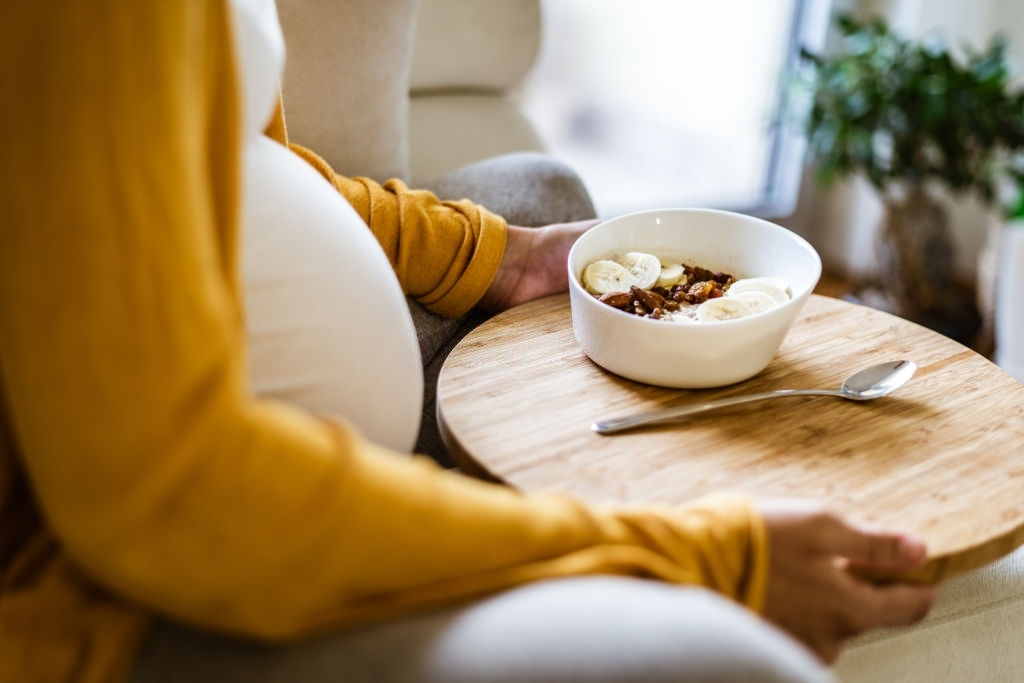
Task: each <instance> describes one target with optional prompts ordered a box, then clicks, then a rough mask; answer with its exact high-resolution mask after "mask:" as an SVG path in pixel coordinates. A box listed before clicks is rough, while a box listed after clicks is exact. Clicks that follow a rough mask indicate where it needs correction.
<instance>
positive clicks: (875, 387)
mask: <svg viewBox="0 0 1024 683" xmlns="http://www.w3.org/2000/svg"><path fill="white" fill-rule="evenodd" d="M916 370H917V365H916V364H915V363H914V362H913V361H909V360H892V361H889V362H888V363H879V364H878V365H872V366H871V367H869V368H864V369H863V370H859V371H857V372H855V373H853V374H852V375H850V376H849V377H847V378H846V381H845V382H843V384H842V386H841V387H839V391H833V390H829V389H779V390H778V391H766V392H764V393H760V394H747V395H745V396H730V397H728V398H720V399H718V400H717V401H707V402H706V403H698V404H697V405H693V406H683V407H680V408H665V409H664V410H654V411H651V412H648V413H640V414H639V415H630V416H628V417H620V418H615V419H612V420H603V421H601V422H595V423H594V424H592V425H590V428H591V429H592V430H594V431H595V432H597V433H598V434H615V433H617V432H622V431H625V430H627V429H635V428H636V427H640V426H642V425H651V424H666V423H669V422H674V421H675V420H678V419H679V418H682V417H687V416H690V415H694V414H696V413H703V412H704V411H706V410H714V409H715V408H723V407H725V406H734V405H738V404H740V403H750V402H751V401H763V400H765V399H768V398H779V397H782V396H838V397H839V398H846V399H850V400H852V401H870V400H871V399H873V398H881V397H882V396H886V395H888V394H891V393H892V392H894V391H896V390H897V389H899V388H900V387H902V386H903V385H904V384H906V383H907V382H908V381H909V380H910V378H911V377H913V375H914V372H915V371H916Z"/></svg>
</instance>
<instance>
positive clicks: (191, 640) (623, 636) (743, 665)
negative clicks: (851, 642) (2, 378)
mask: <svg viewBox="0 0 1024 683" xmlns="http://www.w3.org/2000/svg"><path fill="white" fill-rule="evenodd" d="M831 680H833V678H832V675H831V673H830V672H829V671H828V670H827V669H826V668H824V667H823V666H822V665H820V664H819V663H818V662H817V660H815V659H814V658H813V657H812V656H811V655H810V653H809V652H808V651H807V650H805V649H804V648H803V647H802V646H800V645H798V644H797V643H796V642H795V641H793V640H791V639H790V638H789V637H787V636H786V635H784V634H783V633H781V632H780V631H778V630H776V629H774V628H773V627H771V626H769V625H768V624H767V623H765V622H763V621H762V620H760V619H758V618H757V617H756V616H754V615H753V614H751V613H750V612H748V611H747V610H745V609H743V608H742V607H739V606H738V605H736V604H735V603H732V602H730V601H728V600H726V599H724V598H721V597H719V596H718V595H716V594H714V593H712V592H710V591H707V590H703V589H699V588H680V587H676V586H669V585H666V584H661V583H655V582H653V581H644V580H639V579H627V578H619V577H583V578H576V579H558V580H551V581H544V582H539V583H534V584H531V585H528V586H524V587H521V588H517V589H513V590H510V591H507V592H505V593H500V594H497V595H494V596H492V597H489V598H486V599H483V600H479V601H477V602H473V603H471V604H468V605H462V606H458V607H453V608H449V609H447V610H443V611H439V612H431V613H426V614H421V615H417V616H415V617H410V618H406V619H398V620H393V621H389V622H386V623H384V624H380V625H376V626H370V627H366V628H361V629H357V630H354V631H348V632H341V633H337V634H332V635H329V636H326V637H322V638H318V639H315V640H310V641H307V642H303V643H299V644H294V645H288V646H280V647H261V646H258V645H254V644H251V643H242V642H238V641H232V640H228V639H224V638H218V637H214V636H209V635H203V634H201V633H198V632H196V631H192V630H188V629H184V628H181V627H176V626H172V625H170V624H166V623H162V624H160V625H158V626H157V628H156V629H155V631H154V633H153V634H152V635H151V637H150V638H149V640H148V641H147V643H146V645H145V647H144V648H143V650H142V653H141V655H140V657H139V659H138V662H137V664H136V668H135V671H134V672H133V674H132V676H131V679H130V681H131V683H171V682H179V681H182V682H184V681H188V682H189V683H214V682H216V683H328V682H329V683H341V682H342V681H344V682H350V683H362V682H364V681H368V682H374V683H378V682H379V683H391V682H395V683H398V682H402V683H505V682H508V683H513V682H515V683H542V682H548V681H573V682H578V683H662V682H668V681H701V682H703V681H721V682H723V683H726V682H728V683H737V682H743V681H752V682H753V681H757V682H764V683H774V682H779V683H782V682H786V683H791V682H803V681H831Z"/></svg>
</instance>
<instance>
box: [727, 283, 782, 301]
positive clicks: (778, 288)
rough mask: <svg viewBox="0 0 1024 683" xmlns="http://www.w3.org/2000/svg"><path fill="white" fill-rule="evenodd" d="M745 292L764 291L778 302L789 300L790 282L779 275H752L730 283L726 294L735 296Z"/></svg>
mask: <svg viewBox="0 0 1024 683" xmlns="http://www.w3.org/2000/svg"><path fill="white" fill-rule="evenodd" d="M743 292H764V293H765V294H767V295H768V296H770V297H771V298H772V299H774V300H775V302H776V303H778V304H784V303H786V302H787V301H789V298H790V297H789V283H788V282H786V281H785V280H783V279H782V278H777V277H751V278H746V279H743V280H737V281H736V282H734V283H732V284H731V285H729V289H727V290H726V291H725V294H726V296H730V297H735V296H736V295H737V294H742V293H743Z"/></svg>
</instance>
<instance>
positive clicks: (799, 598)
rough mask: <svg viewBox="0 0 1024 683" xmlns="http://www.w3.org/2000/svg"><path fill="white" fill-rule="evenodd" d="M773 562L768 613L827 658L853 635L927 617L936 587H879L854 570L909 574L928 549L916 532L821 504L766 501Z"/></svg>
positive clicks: (833, 656) (835, 654) (828, 660)
mask: <svg viewBox="0 0 1024 683" xmlns="http://www.w3.org/2000/svg"><path fill="white" fill-rule="evenodd" d="M761 511H762V514H763V515H764V519H765V523H766V524H767V527H768V548H769V550H768V552H769V555H770V558H771V559H770V567H769V576H768V590H767V595H766V598H765V609H764V616H765V617H766V618H767V619H768V620H770V621H772V622H774V623H775V624H776V625H778V626H779V627H781V628H783V629H784V630H786V631H788V632H789V633H790V634H791V635H793V636H794V637H796V638H797V639H798V640H800V641H802V642H803V643H804V644H805V645H807V647H809V648H810V649H811V650H812V651H814V652H815V653H816V654H817V655H818V657H820V658H821V659H822V660H823V661H825V662H826V663H831V662H833V661H835V659H836V658H837V657H838V656H839V652H840V650H841V648H842V643H843V641H845V640H846V639H847V638H850V637H852V636H855V635H857V634H859V633H862V632H865V631H868V630H870V629H874V628H878V627H884V626H904V625H908V624H912V623H914V622H916V621H918V620H920V619H922V618H923V617H924V616H925V614H927V613H928V610H929V609H931V606H932V603H933V602H934V601H935V598H936V597H937V595H938V589H937V588H936V587H935V586H921V585H912V584H907V583H890V584H884V585H882V584H876V583H872V582H871V581H868V580H866V579H863V578H860V577H858V576H856V575H855V573H854V571H853V570H857V569H861V570H865V571H868V570H872V571H883V572H901V571H909V570H912V569H915V568H917V567H919V566H921V565H923V564H924V563H925V561H926V551H925V547H924V544H923V543H922V542H921V541H918V540H916V539H913V538H910V537H909V536H906V535H903V534H899V533H895V532H890V531H879V530H873V529H867V528H859V527H856V526H853V525H851V524H849V523H847V522H844V521H843V520H841V519H840V518H838V517H837V516H835V515H833V514H831V513H829V512H827V511H825V510H823V509H821V508H820V507H818V506H817V505H815V504H810V503H804V502H796V501H769V502H765V503H762V505H761Z"/></svg>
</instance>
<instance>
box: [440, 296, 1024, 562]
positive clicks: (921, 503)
mask: <svg viewBox="0 0 1024 683" xmlns="http://www.w3.org/2000/svg"><path fill="white" fill-rule="evenodd" d="M899 359H908V360H912V361H914V362H916V363H917V364H918V366H919V369H918V371H917V374H916V375H915V376H914V378H913V379H912V380H911V381H910V383H909V384H907V385H906V386H905V387H903V388H902V389H900V390H899V391H898V392H897V393H895V394H893V395H892V396H889V397H886V398H882V399H878V400H876V401H869V402H864V403H856V402H851V401H845V400H842V399H839V398H833V397H801V398H781V399H773V400H770V401H766V402H761V403H754V404H748V405H746V406H739V407H734V408H726V409H724V410H722V411H720V412H712V413H706V414H704V415H701V416H698V417H694V418H690V419H689V420H688V421H687V422H685V423H680V424H675V425H667V426H659V427H649V428H645V429H642V430H639V431H634V432H627V433H623V434H619V435H614V436H601V435H598V434H596V433H594V432H592V431H591V430H590V424H591V423H592V422H594V421H595V420H598V419H602V418H608V417H616V416H621V415H627V414H631V413H634V412H637V411H641V410H649V409H655V408H661V407H668V406H675V405H684V404H689V403H692V402H695V401H704V400H708V399H713V398H718V397H722V396H730V395H735V394H740V393H747V392H755V391H767V390H772V389H804V388H838V387H839V385H840V384H841V382H842V380H843V379H844V378H845V377H847V376H848V375H849V374H851V373H852V372H854V371H855V370H857V369H860V368H863V367H867V366H868V365H872V364H874V363H877V362H881V361H886V360H899ZM437 405H438V408H437V410H438V417H439V421H440V423H441V429H442V435H443V437H444V439H445V441H446V443H447V444H448V446H449V448H450V449H451V450H452V452H453V455H454V457H455V458H456V460H457V461H458V462H459V464H460V466H461V467H462V469H463V470H464V471H465V472H467V473H470V474H474V475H477V476H481V477H485V478H491V479H494V480H497V481H503V482H505V483H507V484H509V485H511V486H514V487H518V488H520V489H522V490H527V491H537V490H559V491H563V492H566V493H569V494H572V495H575V496H578V497H582V498H586V499H589V500H592V501H608V500H617V501H631V502H636V501H660V502H674V501H684V500H687V499H690V498H694V497H697V496H700V495H703V494H706V493H709V492H712V491H718V490H726V489H728V490H738V491H744V492H748V493H750V494H752V495H755V496H759V497H780V496H781V497H800V498H815V499H819V500H824V501H826V502H827V503H828V505H829V507H830V508H832V509H834V510H836V511H837V512H840V513H842V514H844V515H846V516H849V517H850V518H852V519H857V520H861V521H868V522H874V523H879V524H882V525H884V526H887V527H893V528H897V529H901V530H905V531H908V532H912V533H915V534H917V535H919V536H921V537H922V538H924V539H925V541H926V542H927V543H928V546H929V549H930V556H931V560H930V562H929V564H928V566H927V567H925V568H924V569H923V570H922V571H920V572H915V574H914V575H913V577H910V578H914V579H916V580H922V581H936V580H941V579H944V578H948V577H950V576H953V575H956V574H959V573H962V572H964V571H967V570H969V569H973V568H976V567H978V566H981V565H982V564H985V563H987V562H989V561H992V560H994V559H996V558H998V557H1000V556H1002V555H1005V554H1006V553H1008V552H1010V551H1011V550H1013V549H1014V548H1016V547H1017V546H1019V545H1020V544H1022V543H1024V452H1022V451H1024V448H1022V447H1024V385H1021V384H1020V383H1019V382H1017V381H1016V380H1015V379H1014V378H1013V377H1011V376H1010V375H1009V374H1007V373H1006V372H1004V371H1003V370H1001V369H1000V368H999V367H997V366H996V365H994V364H993V363H991V362H989V361H988V360H986V359H985V358H984V357H982V356H980V355H978V354H976V353H975V352H973V351H971V350H970V349H968V348H966V347H964V346H962V345H960V344H958V343H956V342H954V341H952V340H950V339H948V338H946V337H944V336H942V335H940V334H937V333H935V332H932V331H931V330H928V329H925V328H923V327H920V326H918V325H915V324H913V323H910V322H907V321H905V320H903V319H901V318H898V317H895V316H892V315H889V314H886V313H882V312H880V311H877V310H874V309H871V308H867V307H864V306H859V305H855V304H851V303H847V302H843V301H839V300H836V299H830V298H827V297H822V296H819V295H814V296H812V297H811V299H810V300H809V301H808V303H807V304H806V306H805V308H804V311H803V313H802V315H801V317H800V319H798V321H797V322H796V323H795V324H794V326H793V328H792V330H791V331H790V333H789V335H788V337H787V338H786V340H785V342H784V343H783V345H782V348H781V349H780V350H779V353H778V355H777V356H776V357H775V359H774V360H773V361H772V362H771V363H770V364H769V366H768V367H767V368H766V369H765V370H764V371H763V372H761V373H760V374H759V375H757V376H756V377H754V378H752V379H750V380H747V381H745V382H741V383H739V384H735V385H732V386H729V387H725V388H721V389H704V390H680V389H663V388H659V387H653V386H648V385H644V384H640V383H637V382H633V381H630V380H626V379H623V378H620V377H617V376H615V375H613V374H611V373H609V372H606V371H605V370H602V369H601V368H600V367H598V366H597V365H595V364H594V363H592V362H591V361H590V360H589V359H588V358H587V357H586V356H585V355H584V354H583V352H582V351H581V350H580V348H579V346H578V345H577V344H576V340H575V338H574V337H573V334H572V324H571V319H570V311H569V299H568V296H567V295H557V296H553V297H547V298H544V299H541V300H538V301H534V302H531V303H529V304H526V305H524V306H520V307H518V308H515V309H512V310H510V311H507V312H505V313H503V314H501V315H498V316H496V317H494V318H492V319H491V320H489V321H488V322H487V323H485V324H484V325H482V326H481V327H479V328H477V329H476V330H474V331H473V332H472V333H470V334H469V335H468V336H467V337H466V338H465V339H464V340H463V341H462V342H461V343H460V344H459V345H458V346H457V347H456V349H455V350H454V351H453V353H452V354H451V355H450V356H449V358H448V360H447V362H446V363H445V365H444V368H443V369H442V371H441V375H440V378H439V381H438V404H437Z"/></svg>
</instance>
